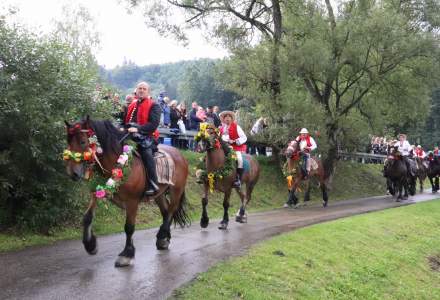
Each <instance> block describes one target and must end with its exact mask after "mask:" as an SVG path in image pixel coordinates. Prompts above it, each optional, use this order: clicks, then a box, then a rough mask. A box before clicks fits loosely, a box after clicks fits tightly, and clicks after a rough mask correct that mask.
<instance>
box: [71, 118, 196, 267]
mask: <svg viewBox="0 0 440 300" xmlns="http://www.w3.org/2000/svg"><path fill="white" fill-rule="evenodd" d="M66 125H67V142H68V145H69V150H70V151H71V152H73V153H79V154H83V153H86V152H89V151H90V139H89V138H90V136H95V135H96V137H97V139H98V142H99V144H100V146H101V147H102V153H101V154H96V155H93V156H94V159H93V160H92V161H93V163H94V172H95V174H96V173H98V176H103V177H104V178H110V177H111V171H109V170H112V169H113V168H114V167H115V165H116V161H117V159H118V158H119V155H120V154H121V153H122V144H121V142H120V141H121V138H122V136H123V135H124V133H123V132H121V131H120V130H119V129H118V128H116V127H115V126H113V124H112V123H111V122H110V121H108V120H107V121H92V120H90V119H89V118H88V117H87V119H86V120H84V121H81V122H78V123H76V124H74V125H70V124H69V123H67V122H66ZM159 149H160V151H161V152H165V153H168V154H169V155H170V156H171V157H172V159H173V161H174V166H175V172H174V174H173V178H172V182H173V183H174V185H165V184H161V185H160V191H159V193H158V194H157V196H155V197H154V201H155V202H156V204H157V205H158V206H159V209H160V212H161V213H162V217H163V223H162V225H161V226H160V229H159V232H158V233H157V235H156V237H157V240H156V247H157V249H159V250H163V249H168V246H169V244H170V238H171V233H170V226H171V223H172V222H174V223H175V224H179V225H180V226H181V227H184V226H186V225H188V224H189V218H188V216H187V214H186V211H185V206H186V198H185V185H186V179H187V176H188V163H187V161H186V160H185V158H184V157H183V156H182V155H181V153H180V152H179V151H178V150H176V149H175V148H172V147H167V146H162V145H161V146H160V147H159ZM66 168H67V174H68V175H69V176H70V177H71V178H72V179H74V180H80V179H82V178H84V176H85V174H86V173H87V172H88V168H90V162H87V161H84V160H81V161H75V160H72V159H70V160H68V161H67V165H66ZM95 176H96V175H95ZM146 180H147V174H146V173H145V168H144V166H143V163H142V160H141V159H140V158H139V157H138V156H136V155H134V157H133V160H132V164H131V169H130V174H129V175H128V177H127V179H126V181H125V182H123V184H122V185H120V186H119V188H118V189H117V191H116V193H115V194H114V196H113V198H112V199H111V200H112V202H114V203H115V204H116V205H117V206H119V207H121V208H124V209H125V211H126V222H125V226H124V229H125V234H126V238H127V239H126V243H125V248H124V250H123V251H122V252H121V253H120V254H119V256H118V259H117V260H116V262H115V266H116V267H123V266H127V265H129V264H130V263H131V261H132V259H133V258H134V256H135V248H134V245H133V239H132V236H133V234H134V230H135V223H136V215H137V211H138V205H139V202H140V201H141V200H153V199H143V192H144V190H145V183H146ZM167 195H168V196H169V201H168V200H167V198H168V197H166V196H167ZM97 201H98V199H97V198H96V196H95V194H94V193H92V197H91V200H90V203H89V206H88V208H87V210H86V213H85V215H84V218H83V226H84V231H83V244H84V247H85V249H86V251H87V252H88V253H89V254H96V253H97V242H96V237H95V235H94V234H93V230H92V220H93V216H94V212H95V208H96V204H97V203H96V202H97Z"/></svg>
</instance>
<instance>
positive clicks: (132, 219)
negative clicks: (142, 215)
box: [115, 198, 139, 267]
mask: <svg viewBox="0 0 440 300" xmlns="http://www.w3.org/2000/svg"><path fill="white" fill-rule="evenodd" d="M138 205H139V199H136V198H131V199H128V200H127V201H126V205H125V212H126V218H125V226H124V231H125V236H126V241H125V247H124V250H122V252H121V253H119V255H118V258H117V259H116V262H115V267H126V266H129V265H130V264H131V261H132V260H133V259H134V255H135V252H136V249H135V248H134V244H133V234H134V230H135V224H136V215H137V210H138Z"/></svg>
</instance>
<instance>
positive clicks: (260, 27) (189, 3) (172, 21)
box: [127, 0, 284, 122]
mask: <svg viewBox="0 0 440 300" xmlns="http://www.w3.org/2000/svg"><path fill="white" fill-rule="evenodd" d="M127 2H128V3H129V5H130V8H131V9H133V10H134V9H138V8H139V7H142V8H141V9H143V10H144V15H145V16H148V18H146V20H145V21H146V23H147V24H148V25H149V26H151V27H154V28H156V29H157V30H158V31H159V33H161V34H163V35H168V36H173V37H175V38H177V39H178V40H180V41H183V42H184V43H185V42H187V36H186V30H187V29H189V28H193V27H196V28H201V29H203V30H204V31H206V32H207V35H208V36H209V38H212V37H214V38H215V40H216V41H218V42H221V43H223V44H224V45H225V46H226V47H227V48H228V49H230V50H231V51H232V52H235V51H236V50H240V49H243V48H249V47H252V45H253V44H255V43H256V42H258V41H260V40H264V41H266V43H268V44H270V47H271V51H270V62H271V63H270V67H269V73H270V77H269V78H268V80H267V81H266V82H265V85H266V88H267V89H268V91H269V93H270V98H271V99H272V107H267V108H266V110H267V113H268V114H270V115H271V116H272V110H273V109H275V110H278V111H279V110H280V109H281V107H280V99H279V97H280V95H281V66H280V60H279V52H280V47H281V43H282V38H283V32H284V31H283V25H282V23H283V14H282V2H283V1H281V0H269V1H259V0H213V1H198V0H167V1H161V0H153V1H151V0H148V1H147V0H128V1H127ZM177 11H178V12H181V13H182V14H183V15H184V16H185V21H184V22H179V20H178V21H176V18H174V16H175V14H176V12H177ZM272 108H273V109H272ZM273 119H274V120H275V117H273ZM277 122H280V120H279V119H277Z"/></svg>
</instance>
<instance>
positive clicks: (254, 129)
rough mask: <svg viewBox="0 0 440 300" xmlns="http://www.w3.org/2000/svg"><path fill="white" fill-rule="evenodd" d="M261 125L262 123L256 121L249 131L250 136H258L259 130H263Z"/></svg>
mask: <svg viewBox="0 0 440 300" xmlns="http://www.w3.org/2000/svg"><path fill="white" fill-rule="evenodd" d="M261 123H263V121H262V120H258V121H257V122H255V124H254V126H252V129H251V135H255V134H258V133H259V132H260V131H261V129H263V124H261Z"/></svg>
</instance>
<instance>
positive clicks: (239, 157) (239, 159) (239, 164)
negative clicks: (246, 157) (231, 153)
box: [235, 151, 243, 169]
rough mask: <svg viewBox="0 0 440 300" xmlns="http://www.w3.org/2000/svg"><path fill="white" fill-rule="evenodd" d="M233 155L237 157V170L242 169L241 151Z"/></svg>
mask: <svg viewBox="0 0 440 300" xmlns="http://www.w3.org/2000/svg"><path fill="white" fill-rule="evenodd" d="M235 155H236V156H237V165H238V167H237V168H239V169H243V156H242V154H241V151H235Z"/></svg>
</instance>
